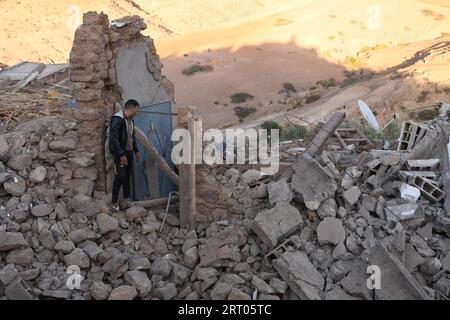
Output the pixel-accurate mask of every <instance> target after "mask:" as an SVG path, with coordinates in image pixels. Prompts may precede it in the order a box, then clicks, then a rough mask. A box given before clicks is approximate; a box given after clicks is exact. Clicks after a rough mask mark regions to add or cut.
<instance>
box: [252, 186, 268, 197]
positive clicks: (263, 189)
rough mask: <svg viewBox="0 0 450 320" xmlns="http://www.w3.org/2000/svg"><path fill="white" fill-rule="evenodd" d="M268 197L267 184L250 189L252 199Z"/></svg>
mask: <svg viewBox="0 0 450 320" xmlns="http://www.w3.org/2000/svg"><path fill="white" fill-rule="evenodd" d="M267 195H268V191H267V184H265V183H261V184H259V185H257V186H256V187H254V188H253V189H252V196H253V198H254V199H264V198H266V197H267Z"/></svg>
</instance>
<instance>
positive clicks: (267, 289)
mask: <svg viewBox="0 0 450 320" xmlns="http://www.w3.org/2000/svg"><path fill="white" fill-rule="evenodd" d="M252 285H253V286H254V287H255V288H256V289H258V292H261V293H267V294H272V293H275V290H274V289H273V288H272V287H271V286H269V285H268V284H267V283H266V282H265V281H264V280H262V279H260V278H258V277H257V276H253V278H252Z"/></svg>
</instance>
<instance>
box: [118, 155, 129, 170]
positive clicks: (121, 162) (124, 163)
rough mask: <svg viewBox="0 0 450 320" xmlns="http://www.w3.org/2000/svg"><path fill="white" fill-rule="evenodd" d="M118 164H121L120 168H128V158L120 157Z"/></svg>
mask: <svg viewBox="0 0 450 320" xmlns="http://www.w3.org/2000/svg"><path fill="white" fill-rule="evenodd" d="M120 164H121V165H122V166H125V167H127V166H128V158H127V157H126V156H122V157H120Z"/></svg>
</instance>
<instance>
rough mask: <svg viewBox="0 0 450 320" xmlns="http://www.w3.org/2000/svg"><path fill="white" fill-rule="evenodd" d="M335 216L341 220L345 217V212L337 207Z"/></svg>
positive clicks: (342, 208)
mask: <svg viewBox="0 0 450 320" xmlns="http://www.w3.org/2000/svg"><path fill="white" fill-rule="evenodd" d="M337 216H338V217H339V218H341V219H343V218H345V217H346V216H347V210H346V209H345V208H344V207H339V208H338V210H337Z"/></svg>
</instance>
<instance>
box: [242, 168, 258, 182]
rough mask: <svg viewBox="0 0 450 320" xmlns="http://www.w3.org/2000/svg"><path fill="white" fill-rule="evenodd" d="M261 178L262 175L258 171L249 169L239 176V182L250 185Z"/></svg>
mask: <svg viewBox="0 0 450 320" xmlns="http://www.w3.org/2000/svg"><path fill="white" fill-rule="evenodd" d="M261 178H262V175H261V172H260V171H259V170H253V169H250V170H247V171H245V172H244V173H243V174H242V175H241V178H240V181H241V182H243V183H245V184H247V185H251V184H254V183H255V182H257V181H258V180H259V179H261Z"/></svg>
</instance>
